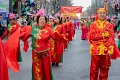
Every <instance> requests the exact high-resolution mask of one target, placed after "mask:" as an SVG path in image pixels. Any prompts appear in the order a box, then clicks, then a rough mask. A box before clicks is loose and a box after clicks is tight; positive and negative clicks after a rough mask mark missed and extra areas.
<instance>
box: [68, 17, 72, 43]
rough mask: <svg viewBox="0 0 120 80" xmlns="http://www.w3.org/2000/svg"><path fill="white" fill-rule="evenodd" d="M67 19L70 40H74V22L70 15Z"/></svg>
mask: <svg viewBox="0 0 120 80" xmlns="http://www.w3.org/2000/svg"><path fill="white" fill-rule="evenodd" d="M66 20H67V27H68V35H69V36H68V40H69V41H72V27H73V24H72V21H71V18H70V16H67V18H66Z"/></svg>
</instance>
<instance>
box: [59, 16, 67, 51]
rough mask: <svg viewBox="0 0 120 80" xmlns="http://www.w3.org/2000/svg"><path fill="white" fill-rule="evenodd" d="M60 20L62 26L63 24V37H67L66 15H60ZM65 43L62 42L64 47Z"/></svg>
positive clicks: (65, 46)
mask: <svg viewBox="0 0 120 80" xmlns="http://www.w3.org/2000/svg"><path fill="white" fill-rule="evenodd" d="M61 21H62V26H63V31H64V33H65V37H66V38H67V39H68V32H67V31H68V27H67V23H66V17H65V16H62V18H61ZM67 43H68V42H66V43H64V49H65V48H67Z"/></svg>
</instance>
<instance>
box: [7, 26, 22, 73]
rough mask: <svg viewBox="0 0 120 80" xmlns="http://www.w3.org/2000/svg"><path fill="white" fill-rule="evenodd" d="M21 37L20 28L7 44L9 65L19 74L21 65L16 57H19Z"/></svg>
mask: <svg viewBox="0 0 120 80" xmlns="http://www.w3.org/2000/svg"><path fill="white" fill-rule="evenodd" d="M19 37H20V28H18V29H17V30H16V31H15V32H14V33H13V34H12V35H11V36H10V37H9V38H8V40H7V41H6V43H5V51H6V58H7V64H8V66H9V67H10V68H12V70H13V71H14V72H19V64H18V62H17V57H16V56H17V55H18V47H19V45H18V44H19Z"/></svg>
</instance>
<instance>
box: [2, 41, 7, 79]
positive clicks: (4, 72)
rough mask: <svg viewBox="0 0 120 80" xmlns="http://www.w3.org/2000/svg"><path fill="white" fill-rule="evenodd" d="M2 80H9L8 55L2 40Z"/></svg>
mask: <svg viewBox="0 0 120 80" xmlns="http://www.w3.org/2000/svg"><path fill="white" fill-rule="evenodd" d="M0 80H9V77H8V67H7V61H6V54H5V50H4V46H3V43H2V40H1V39H0Z"/></svg>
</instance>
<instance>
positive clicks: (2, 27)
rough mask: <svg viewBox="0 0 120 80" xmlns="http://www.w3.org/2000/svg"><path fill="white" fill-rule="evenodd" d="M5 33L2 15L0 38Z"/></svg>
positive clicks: (0, 19) (0, 15)
mask: <svg viewBox="0 0 120 80" xmlns="http://www.w3.org/2000/svg"><path fill="white" fill-rule="evenodd" d="M3 32H4V26H3V21H2V14H0V37H1V36H2V35H3Z"/></svg>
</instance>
